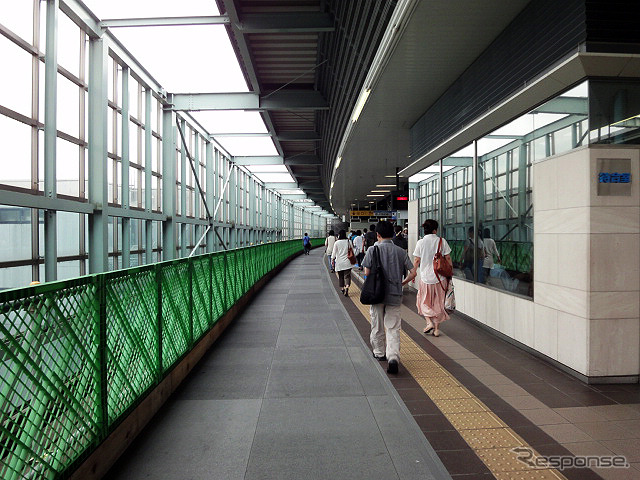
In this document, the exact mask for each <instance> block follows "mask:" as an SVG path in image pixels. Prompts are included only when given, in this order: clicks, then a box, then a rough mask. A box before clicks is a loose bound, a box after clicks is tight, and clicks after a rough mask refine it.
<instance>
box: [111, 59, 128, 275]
mask: <svg viewBox="0 0 640 480" xmlns="http://www.w3.org/2000/svg"><path fill="white" fill-rule="evenodd" d="M117 71H118V68H117V66H116V67H115V68H114V72H117ZM117 98H118V97H117V95H116V101H117ZM129 109H130V102H129V67H126V66H123V67H122V139H121V140H122V159H121V161H120V163H121V165H122V166H121V168H122V185H121V187H122V200H121V203H122V209H123V210H125V214H124V215H123V216H122V268H129V267H130V266H131V219H130V218H129V215H128V214H127V213H126V211H127V210H129V208H130V205H129V199H130V198H131V196H130V192H129V163H130V161H131V159H130V156H129V155H130V143H129V138H130V132H129V116H130V114H129ZM116 127H117V124H114V126H113V129H114V132H116V131H117V129H116Z"/></svg>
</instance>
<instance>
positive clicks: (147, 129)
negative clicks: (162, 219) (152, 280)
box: [144, 88, 154, 263]
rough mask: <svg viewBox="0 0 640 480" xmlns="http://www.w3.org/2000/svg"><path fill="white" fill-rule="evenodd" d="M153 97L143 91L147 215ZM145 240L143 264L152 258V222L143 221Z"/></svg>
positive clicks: (150, 204)
mask: <svg viewBox="0 0 640 480" xmlns="http://www.w3.org/2000/svg"><path fill="white" fill-rule="evenodd" d="M153 101H154V100H153V96H152V95H151V89H150V88H147V89H146V91H145V106H144V108H145V115H144V118H145V120H144V210H145V212H147V213H151V211H152V210H153V200H152V193H153V186H152V182H153V169H152V168H151V166H152V162H153V159H152V148H151V142H152V141H153V136H152V129H153V123H152V122H151V102H153ZM144 222H145V229H144V233H145V238H144V251H145V263H151V259H152V258H153V254H152V250H153V238H152V236H151V229H152V228H153V227H152V220H145V221H144Z"/></svg>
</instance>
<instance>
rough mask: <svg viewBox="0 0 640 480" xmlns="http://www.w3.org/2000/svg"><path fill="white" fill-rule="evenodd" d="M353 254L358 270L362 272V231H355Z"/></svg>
mask: <svg viewBox="0 0 640 480" xmlns="http://www.w3.org/2000/svg"><path fill="white" fill-rule="evenodd" d="M353 253H355V254H356V260H357V261H358V266H359V267H360V270H362V259H363V258H364V237H363V236H362V231H361V230H358V231H356V236H355V238H354V239H353Z"/></svg>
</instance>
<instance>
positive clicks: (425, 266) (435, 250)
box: [413, 219, 453, 337]
mask: <svg viewBox="0 0 640 480" xmlns="http://www.w3.org/2000/svg"><path fill="white" fill-rule="evenodd" d="M422 227H423V228H424V234H425V235H424V237H423V238H422V239H421V241H420V242H418V244H417V245H416V249H415V251H414V252H413V256H414V260H413V265H414V267H416V270H417V269H418V267H419V268H420V270H419V272H420V273H419V275H420V282H419V283H420V286H419V288H418V296H417V299H416V306H417V307H418V313H420V315H422V316H423V317H425V319H426V321H427V325H426V327H425V329H424V333H426V334H429V333H431V332H433V336H434V337H439V336H440V328H439V326H440V324H441V323H442V322H444V321H445V320H447V319H448V318H449V314H448V313H447V311H446V310H445V308H444V301H445V295H446V293H447V287H448V284H449V281H450V278H451V275H452V273H453V262H452V261H451V255H450V253H451V247H450V246H449V244H448V243H447V241H446V240H445V239H444V238H442V237H438V235H437V232H438V222H437V221H435V220H431V219H429V220H426V221H425V222H424V223H423V224H422ZM447 267H448V268H447ZM436 269H437V270H438V271H436Z"/></svg>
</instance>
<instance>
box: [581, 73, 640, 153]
mask: <svg viewBox="0 0 640 480" xmlns="http://www.w3.org/2000/svg"><path fill="white" fill-rule="evenodd" d="M589 121H590V126H589V128H590V129H591V134H590V139H591V142H592V143H627V144H636V145H637V144H639V143H640V85H638V84H637V83H627V82H624V81H622V82H614V81H595V80H592V81H590V82H589Z"/></svg>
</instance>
